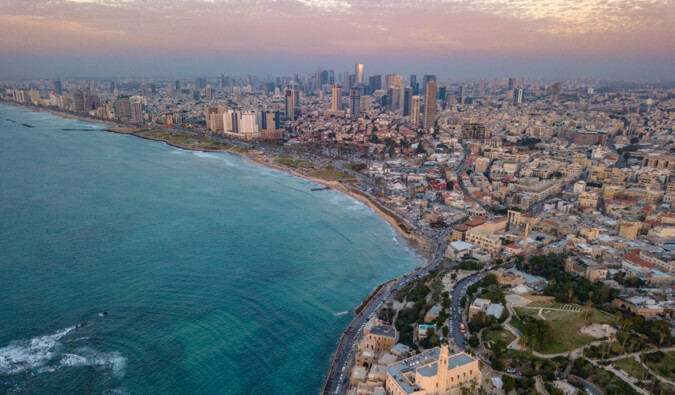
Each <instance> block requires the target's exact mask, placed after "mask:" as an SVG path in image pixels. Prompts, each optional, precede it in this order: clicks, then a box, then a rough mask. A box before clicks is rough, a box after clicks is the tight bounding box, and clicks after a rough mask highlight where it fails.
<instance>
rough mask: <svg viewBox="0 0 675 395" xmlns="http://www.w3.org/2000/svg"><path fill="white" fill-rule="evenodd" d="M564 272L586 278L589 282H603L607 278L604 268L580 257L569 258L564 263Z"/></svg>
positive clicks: (606, 271)
mask: <svg viewBox="0 0 675 395" xmlns="http://www.w3.org/2000/svg"><path fill="white" fill-rule="evenodd" d="M565 271H566V272H567V273H574V274H578V275H580V276H584V277H586V278H587V279H588V280H590V281H591V282H595V281H599V280H604V279H606V278H607V273H609V270H607V268H606V267H603V266H600V265H598V263H597V262H595V261H593V260H591V259H588V258H582V257H569V258H567V260H566V261H565Z"/></svg>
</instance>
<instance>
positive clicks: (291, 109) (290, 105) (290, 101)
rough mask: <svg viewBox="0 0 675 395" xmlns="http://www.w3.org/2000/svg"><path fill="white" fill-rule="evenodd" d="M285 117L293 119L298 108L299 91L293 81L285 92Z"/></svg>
mask: <svg viewBox="0 0 675 395" xmlns="http://www.w3.org/2000/svg"><path fill="white" fill-rule="evenodd" d="M284 98H285V104H286V117H288V118H289V119H290V120H291V121H293V120H295V113H296V109H299V108H300V91H299V90H297V89H295V85H294V84H293V83H291V84H289V85H288V88H287V89H286V93H285V97H284Z"/></svg>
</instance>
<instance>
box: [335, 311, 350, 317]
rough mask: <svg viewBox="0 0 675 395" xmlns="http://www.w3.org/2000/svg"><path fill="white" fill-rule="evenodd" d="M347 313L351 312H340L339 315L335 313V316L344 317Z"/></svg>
mask: <svg viewBox="0 0 675 395" xmlns="http://www.w3.org/2000/svg"><path fill="white" fill-rule="evenodd" d="M347 313H349V312H348V311H338V312H337V313H333V315H334V316H336V317H340V316H343V315H345V314H347Z"/></svg>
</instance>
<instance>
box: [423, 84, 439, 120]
mask: <svg viewBox="0 0 675 395" xmlns="http://www.w3.org/2000/svg"><path fill="white" fill-rule="evenodd" d="M425 78H426V76H425ZM424 92H425V93H424V129H427V130H429V129H431V128H433V127H434V124H435V123H436V96H437V95H438V88H437V86H436V81H429V82H427V84H426V85H425V86H424Z"/></svg>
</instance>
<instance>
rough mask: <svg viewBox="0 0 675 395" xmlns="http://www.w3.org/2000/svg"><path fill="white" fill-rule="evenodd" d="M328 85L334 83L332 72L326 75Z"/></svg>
mask: <svg viewBox="0 0 675 395" xmlns="http://www.w3.org/2000/svg"><path fill="white" fill-rule="evenodd" d="M328 83H329V84H331V85H333V84H334V83H335V72H334V71H333V70H331V71H330V72H329V73H328Z"/></svg>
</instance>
